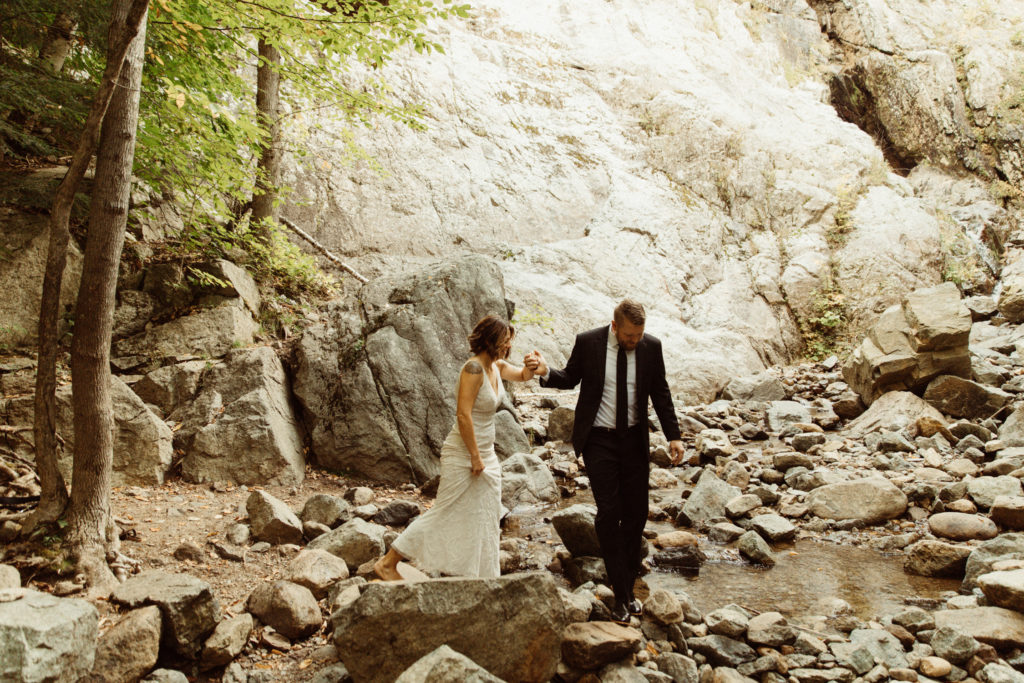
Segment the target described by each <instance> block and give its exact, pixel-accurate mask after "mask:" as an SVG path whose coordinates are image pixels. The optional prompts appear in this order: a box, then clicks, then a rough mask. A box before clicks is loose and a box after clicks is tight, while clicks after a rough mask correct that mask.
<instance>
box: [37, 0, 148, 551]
mask: <svg viewBox="0 0 1024 683" xmlns="http://www.w3.org/2000/svg"><path fill="white" fill-rule="evenodd" d="M148 7H149V0H133V2H132V3H131V9H130V10H129V12H128V20H127V22H126V23H125V26H124V30H123V31H122V32H121V33H119V34H117V35H116V37H115V35H114V34H113V33H112V34H111V36H110V44H109V50H108V52H107V65H106V68H105V69H104V72H103V78H102V80H101V81H100V86H99V89H98V90H97V91H96V97H95V99H94V100H93V102H92V106H91V107H90V109H89V114H88V116H87V117H86V120H85V126H84V127H83V129H82V136H81V138H79V140H78V147H77V148H76V149H75V153H74V155H73V156H72V157H71V165H70V166H69V167H68V172H67V174H65V176H64V178H63V179H62V180H61V182H60V185H59V186H58V187H57V191H56V193H55V194H54V198H53V209H51V211H50V224H49V229H50V240H49V245H48V248H47V253H46V271H45V273H44V275H43V294H42V300H41V302H40V306H39V355H38V359H37V360H38V367H37V369H36V393H35V404H34V405H35V420H34V423H33V435H34V438H35V450H36V470H37V471H38V473H39V484H40V488H41V489H42V491H41V494H40V503H39V507H38V508H36V512H35V514H33V516H32V519H30V520H29V521H28V523H27V524H26V531H30V530H31V529H33V528H34V527H35V526H37V525H38V524H40V523H47V522H53V521H56V520H57V519H58V518H59V517H60V516H61V515H62V514H63V513H64V508H65V507H66V506H67V502H68V492H67V487H66V485H65V484H64V478H63V477H62V476H61V474H60V470H58V469H57V426H56V424H57V422H56V417H55V416H56V413H57V401H56V397H55V395H56V388H57V342H58V332H59V328H60V289H61V282H62V280H63V279H64V265H65V263H66V261H67V249H68V241H69V239H70V237H71V234H70V232H69V231H68V220H69V219H70V216H71V203H72V202H73V201H74V198H75V191H76V190H77V189H78V184H79V183H80V182H81V180H82V176H84V175H85V170H86V168H87V167H88V166H89V161H90V160H91V159H92V155H93V152H94V151H95V150H96V141H97V139H98V138H99V132H100V125H101V124H102V123H103V117H104V115H105V114H106V111H107V106H108V104H109V103H110V98H111V96H112V95H113V93H114V86H115V84H116V83H117V79H118V76H119V74H120V73H121V65H122V64H123V63H124V57H125V54H126V53H127V51H128V48H129V46H130V45H131V44H132V40H133V38H134V37H135V35H136V33H138V31H139V27H140V26H145V24H144V23H143V22H144V21H145V16H146V9H147V8H148Z"/></svg>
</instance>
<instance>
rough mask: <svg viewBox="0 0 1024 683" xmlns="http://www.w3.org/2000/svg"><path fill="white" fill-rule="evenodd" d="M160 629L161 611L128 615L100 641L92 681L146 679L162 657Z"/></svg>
mask: <svg viewBox="0 0 1024 683" xmlns="http://www.w3.org/2000/svg"><path fill="white" fill-rule="evenodd" d="M161 628H162V627H161V617H160V608H158V607H156V606H155V605H149V606H148V607H140V608H139V609H135V610H132V611H131V612H129V613H128V614H126V615H125V616H124V617H123V618H122V619H121V620H120V621H118V622H117V623H116V624H114V626H112V627H111V628H110V630H108V631H107V632H106V633H104V634H103V635H102V636H101V637H100V639H99V643H98V645H97V647H96V661H95V663H94V665H93V670H92V678H90V679H89V680H90V681H95V682H96V683H121V681H137V680H139V679H140V678H142V677H143V676H145V675H146V674H147V673H149V671H150V670H151V669H152V668H153V667H154V666H155V665H156V661H157V658H158V657H159V655H160V635H161Z"/></svg>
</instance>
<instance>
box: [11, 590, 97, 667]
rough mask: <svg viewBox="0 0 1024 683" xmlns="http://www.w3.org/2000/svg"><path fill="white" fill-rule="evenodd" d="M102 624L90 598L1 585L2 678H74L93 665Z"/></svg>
mask: <svg viewBox="0 0 1024 683" xmlns="http://www.w3.org/2000/svg"><path fill="white" fill-rule="evenodd" d="M98 628H99V614H98V613H97V612H96V608H95V607H93V606H92V605H90V604H89V603H88V602H86V601H85V600H78V599H74V598H57V597H54V596H52V595H50V594H48V593H41V592H39V591H34V590H31V589H28V588H11V589H8V590H5V591H0V680H2V681H24V683H44V682H45V683H75V681H78V679H79V678H81V677H83V676H85V675H86V674H88V673H89V671H90V670H91V669H92V667H93V662H94V661H95V656H96V635H97V631H98Z"/></svg>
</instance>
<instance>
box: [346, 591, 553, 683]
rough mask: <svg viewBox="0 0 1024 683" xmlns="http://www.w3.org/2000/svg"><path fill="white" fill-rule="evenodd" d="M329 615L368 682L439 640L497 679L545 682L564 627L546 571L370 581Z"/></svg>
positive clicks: (359, 676) (397, 669) (394, 672)
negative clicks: (387, 581)
mask: <svg viewBox="0 0 1024 683" xmlns="http://www.w3.org/2000/svg"><path fill="white" fill-rule="evenodd" d="M425 604H429V605H431V609H430V610H424V609H423V605H425ZM331 621H332V622H333V625H334V642H335V645H336V646H337V648H338V652H339V655H340V657H341V659H342V661H344V662H345V664H346V666H347V667H348V669H349V671H350V672H351V674H352V677H353V678H354V679H355V680H360V681H371V682H372V681H390V680H394V678H396V677H397V676H398V675H399V674H400V673H401V672H402V671H404V670H405V669H406V668H408V667H409V666H410V665H411V664H412V663H413V662H415V661H416V660H417V659H419V658H420V657H422V656H423V655H425V654H427V653H429V652H432V651H433V650H435V649H436V648H437V647H439V646H441V645H444V644H447V645H448V646H449V647H451V648H452V649H454V650H457V651H458V652H462V653H463V654H465V655H466V656H467V657H469V658H470V659H472V660H473V661H475V662H476V663H477V664H479V665H480V666H482V667H484V668H485V669H487V670H488V671H490V672H491V673H492V674H494V675H495V676H497V677H499V678H501V679H503V680H509V681H524V682H531V681H535V682H538V683H539V682H540V681H547V680H550V679H551V677H552V676H553V675H554V673H555V668H556V666H557V664H558V661H559V659H560V657H561V651H560V641H561V637H562V633H563V632H564V630H565V627H566V621H565V611H564V609H563V608H562V601H561V600H560V599H559V597H558V589H557V586H556V584H555V580H554V578H553V577H552V576H550V575H548V574H544V573H533V574H512V575H508V576H503V577H500V578H494V579H454V578H453V579H438V580H436V581H421V582H390V583H383V582H380V583H370V584H367V585H366V586H365V587H364V588H363V590H362V593H361V594H360V596H359V598H358V599H356V600H355V601H354V602H352V603H351V604H350V605H348V606H347V607H345V608H343V609H339V610H336V611H335V612H334V614H332V615H331ZM481 633H487V634H489V635H488V637H487V638H481V637H480V634H481ZM382 642H387V643H392V644H393V645H392V646H391V647H387V648H382V647H380V643H382ZM495 642H499V643H501V644H502V646H501V647H494V643H495Z"/></svg>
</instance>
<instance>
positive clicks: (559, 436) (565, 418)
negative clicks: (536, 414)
mask: <svg viewBox="0 0 1024 683" xmlns="http://www.w3.org/2000/svg"><path fill="white" fill-rule="evenodd" d="M575 423H576V411H575V410H573V409H572V408H570V407H568V406H558V407H557V408H555V409H554V410H552V411H551V412H550V413H548V438H549V439H551V440H552V441H564V442H565V443H572V428H573V426H574V425H575Z"/></svg>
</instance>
